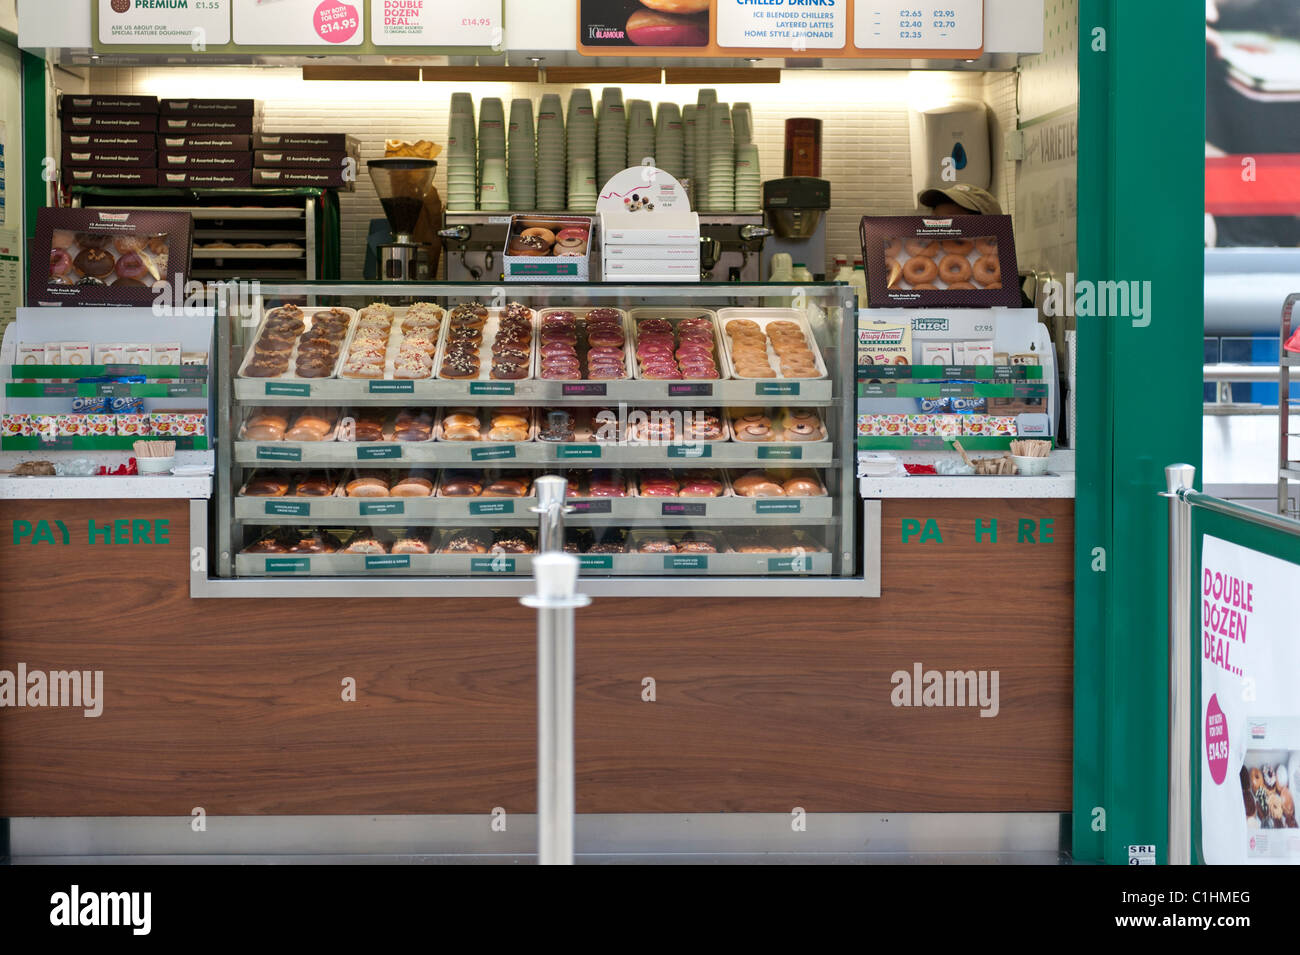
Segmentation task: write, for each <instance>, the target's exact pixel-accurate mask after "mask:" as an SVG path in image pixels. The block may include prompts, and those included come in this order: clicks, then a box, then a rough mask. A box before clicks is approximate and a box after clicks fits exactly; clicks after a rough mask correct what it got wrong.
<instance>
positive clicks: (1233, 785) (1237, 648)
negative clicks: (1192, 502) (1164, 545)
mask: <svg viewBox="0 0 1300 955" xmlns="http://www.w3.org/2000/svg"><path fill="white" fill-rule="evenodd" d="M1199 593H1200V597H1199V600H1198V601H1197V603H1198V606H1199V609H1200V613H1199V618H1200V627H1199V640H1198V641H1197V642H1198V645H1199V647H1200V656H1201V706H1200V738H1201V746H1200V752H1199V754H1198V757H1199V760H1200V764H1201V846H1202V852H1203V854H1204V857H1205V861H1206V862H1207V863H1211V864H1240V863H1244V862H1256V863H1272V864H1277V863H1279V862H1287V863H1292V864H1296V863H1300V825H1298V824H1297V821H1296V797H1295V792H1296V787H1297V786H1298V785H1300V692H1297V680H1298V679H1300V633H1298V632H1297V627H1296V624H1295V620H1296V595H1297V594H1300V565H1297V564H1292V563H1288V562H1287V561H1284V560H1279V559H1278V558H1276V557H1270V556H1268V555H1266V554H1261V553H1259V552H1258V551H1253V550H1250V549H1248V548H1245V547H1241V546H1239V545H1237V544H1231V543H1228V542H1227V541H1223V540H1219V539H1218V538H1216V537H1209V536H1207V537H1206V538H1205V540H1204V544H1203V545H1202V550H1201V580H1200V588H1199Z"/></svg>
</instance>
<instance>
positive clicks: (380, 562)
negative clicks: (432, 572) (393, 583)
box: [366, 554, 411, 570]
mask: <svg viewBox="0 0 1300 955" xmlns="http://www.w3.org/2000/svg"><path fill="white" fill-rule="evenodd" d="M410 566H411V556H410V555H409V554H397V555H391V554H385V555H383V556H382V557H381V556H379V555H378V554H376V555H374V556H367V557H366V570H405V569H408V568H409V567H410Z"/></svg>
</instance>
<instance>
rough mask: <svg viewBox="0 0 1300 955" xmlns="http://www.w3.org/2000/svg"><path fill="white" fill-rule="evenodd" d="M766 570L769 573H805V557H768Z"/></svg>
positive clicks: (807, 568) (806, 561)
mask: <svg viewBox="0 0 1300 955" xmlns="http://www.w3.org/2000/svg"><path fill="white" fill-rule="evenodd" d="M767 569H768V572H769V573H787V574H788V573H796V574H803V573H807V572H808V570H809V567H808V558H807V557H769V558H768V559H767Z"/></svg>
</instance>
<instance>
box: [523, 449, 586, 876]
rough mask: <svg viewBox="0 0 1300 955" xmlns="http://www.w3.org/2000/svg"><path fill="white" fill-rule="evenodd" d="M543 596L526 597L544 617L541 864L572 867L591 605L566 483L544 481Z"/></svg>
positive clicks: (540, 628)
mask: <svg viewBox="0 0 1300 955" xmlns="http://www.w3.org/2000/svg"><path fill="white" fill-rule="evenodd" d="M535 484H536V488H537V498H538V506H537V508H536V511H537V512H538V514H539V515H540V527H539V532H538V550H539V551H540V553H539V554H538V556H537V557H536V558H534V560H533V577H534V579H535V580H536V582H537V593H536V594H532V595H529V596H527V597H522V598H520V602H521V603H523V605H524V606H526V607H532V608H534V609H536V610H537V856H538V862H539V863H540V864H541V865H573V819H574V794H573V789H574V785H573V767H574V761H573V680H574V676H573V659H574V620H573V611H574V610H576V609H577V608H578V607H585V606H587V605H588V604H590V603H591V598H590V597H587V596H585V595H583V594H580V593H578V592H577V584H578V558H576V557H574V556H573V555H571V554H565V553H563V547H564V513H565V511H566V508H565V506H564V492H565V488H566V487H567V482H566V481H565V480H564V478H561V477H555V476H553V475H548V476H546V477H541V478H538V479H537V481H536V482H535Z"/></svg>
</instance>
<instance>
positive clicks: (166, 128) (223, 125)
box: [158, 116, 254, 136]
mask: <svg viewBox="0 0 1300 955" xmlns="http://www.w3.org/2000/svg"><path fill="white" fill-rule="evenodd" d="M253 129H254V117H252V116H160V117H159V118H158V132H160V133H162V134H164V135H166V136H177V135H182V134H183V135H186V136H197V135H198V134H200V133H226V134H231V135H238V136H248V135H251V134H252V132H253Z"/></svg>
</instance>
